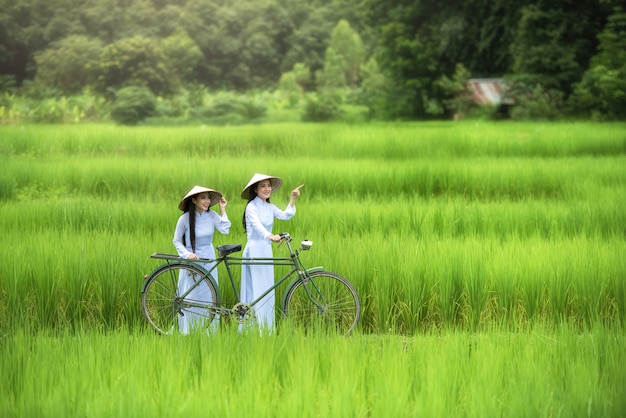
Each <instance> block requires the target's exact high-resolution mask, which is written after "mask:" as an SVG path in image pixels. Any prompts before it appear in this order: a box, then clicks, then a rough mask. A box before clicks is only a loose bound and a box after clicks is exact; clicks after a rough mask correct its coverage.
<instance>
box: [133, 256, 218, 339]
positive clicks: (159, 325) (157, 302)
mask: <svg viewBox="0 0 626 418" xmlns="http://www.w3.org/2000/svg"><path fill="white" fill-rule="evenodd" d="M189 279H191V280H189ZM148 280H149V281H148V283H147V284H146V288H145V289H144V292H143V294H142V311H143V314H144V316H145V317H146V319H147V320H148V323H149V324H150V325H151V326H152V327H153V328H154V329H155V330H156V331H157V332H159V333H161V334H168V333H171V332H173V331H178V330H179V326H182V327H183V328H182V329H180V331H181V332H185V333H187V332H189V329H190V328H192V327H194V326H197V325H198V324H202V325H203V326H204V325H208V324H210V323H211V321H212V320H213V318H214V316H215V315H214V312H213V311H212V310H211V309H208V307H209V306H214V305H215V304H216V303H217V291H216V289H215V287H214V286H213V283H212V281H211V280H210V279H209V278H208V277H205V273H204V272H203V271H202V270H200V269H199V268H198V267H195V266H190V265H186V264H173V265H168V266H165V267H164V268H162V269H161V270H159V271H157V272H156V273H155V274H153V275H152V276H151V277H150V278H149V279H148ZM181 285H183V286H184V288H183V289H182V291H184V292H183V294H185V295H186V296H185V298H181V296H182V295H181V294H179V293H180V291H181V289H180V286H181ZM198 292H200V294H201V295H202V297H197V296H196V297H194V296H193V295H194V294H196V293H198Z"/></svg>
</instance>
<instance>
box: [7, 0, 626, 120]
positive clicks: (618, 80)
mask: <svg viewBox="0 0 626 418" xmlns="http://www.w3.org/2000/svg"><path fill="white" fill-rule="evenodd" d="M625 9H626V5H625V4H624V1H616V0H550V1H547V0H525V1H511V0H446V1H439V0H409V1H406V0H361V1H354V0H237V1H227V0H169V1H168V0H0V89H1V90H2V92H3V97H2V99H0V123H3V122H4V123H11V122H12V121H16V120H28V119H29V120H34V121H39V120H43V121H46V117H45V115H44V117H37V116H36V115H40V116H41V114H42V112H43V113H44V114H46V112H48V113H49V110H48V111H39V113H38V112H36V111H33V108H35V107H37V106H40V105H41V103H45V102H46V101H48V103H50V102H49V101H50V100H52V101H53V102H54V103H55V105H56V106H57V107H58V105H59V103H60V102H59V100H65V101H68V100H69V101H72V100H73V101H74V102H73V103H74V105H73V109H74V110H73V112H74V114H75V116H76V115H77V112H78V116H76V117H75V118H74V119H76V120H83V119H89V118H92V119H101V118H103V116H102V114H99V113H98V112H102V111H101V110H98V111H94V110H93V109H94V108H98V107H102V108H106V109H108V110H107V112H110V113H111V115H112V117H113V119H117V120H119V121H122V122H129V123H134V122H136V121H137V120H140V119H143V118H144V117H147V116H151V115H155V114H160V115H162V116H163V115H170V116H181V114H183V113H184V114H186V115H187V116H189V115H190V112H191V113H193V112H194V111H195V113H194V114H195V116H196V117H200V118H201V117H203V116H205V117H209V116H211V115H215V114H219V113H220V112H222V114H225V113H229V112H230V113H233V112H235V113H237V112H238V113H239V114H241V115H244V116H243V118H244V119H245V118H248V119H253V118H254V117H256V116H258V115H262V114H264V112H265V111H266V107H267V106H268V102H269V101H270V100H269V99H268V97H272V99H271V101H273V102H276V101H277V100H279V101H281V103H283V104H282V106H284V107H298V106H300V107H301V108H302V109H304V110H303V115H304V116H306V118H308V119H309V120H328V119H333V118H334V117H335V116H337V115H339V114H341V112H342V109H345V108H346V106H357V107H358V108H360V109H365V112H364V115H365V116H366V118H369V119H394V120H397V119H425V118H449V117H451V116H452V115H459V114H460V115H470V114H472V112H474V114H476V112H479V111H478V110H477V109H475V106H474V104H473V103H472V101H471V91H469V90H468V86H467V83H466V81H467V80H468V79H470V78H500V79H503V80H505V81H506V83H505V85H506V86H507V87H508V90H507V93H506V94H507V95H509V96H510V97H511V98H512V99H513V100H514V103H515V105H514V106H513V108H514V112H513V116H514V117H516V118H519V119H533V118H560V117H581V118H595V119H600V120H615V119H623V118H624V117H626V13H625V12H624V10H625ZM209 92H222V100H217V101H215V100H214V101H213V102H212V104H211V105H212V106H213V107H212V109H210V110H208V109H207V107H210V106H209V105H208V104H207V101H206V95H207V94H209ZM224 92H229V95H225V93H224ZM251 92H254V94H255V96H254V99H252V98H251V97H252V93H251ZM259 92H266V93H267V94H268V95H266V96H259ZM270 92H272V94H271V95H270V94H269V93H270ZM242 97H246V99H244V98H242ZM259 97H261V99H259ZM277 97H278V98H279V99H277ZM77 98H78V99H77ZM183 102H184V104H183ZM35 103H37V104H38V105H35ZM94 103H96V104H94ZM116 103H117V105H116ZM138 103H139V104H140V105H138ZM107 106H108V107H107ZM116 106H117V107H116ZM77 108H78V110H76V109H77ZM202 108H204V109H203V110H202ZM20 109H21V110H20ZM24 109H29V110H28V111H27V110H24ZM89 109H91V110H89ZM90 112H91V113H90ZM133 112H134V113H133ZM482 112H490V115H491V116H495V115H497V114H499V113H498V112H497V109H490V110H488V111H485V110H482ZM26 114H29V115H30V116H29V117H25V115H26ZM129 114H130V115H131V116H129ZM85 115H87V116H85ZM116 115H117V116H116ZM509 116H510V115H509ZM125 118H126V119H125ZM303 118H304V117H303ZM48 119H50V120H48V121H58V120H56V119H55V118H54V116H52V117H48Z"/></svg>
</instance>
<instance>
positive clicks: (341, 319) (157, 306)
mask: <svg viewBox="0 0 626 418" xmlns="http://www.w3.org/2000/svg"><path fill="white" fill-rule="evenodd" d="M279 235H280V236H281V244H282V243H285V244H286V246H287V249H288V252H289V257H272V258H244V257H236V256H233V255H232V254H233V253H236V252H238V251H241V244H227V245H222V246H218V247H216V249H217V251H218V257H217V258H216V259H198V260H189V259H184V258H181V257H179V256H177V255H170V254H162V253H154V254H152V255H151V256H150V257H151V258H155V259H162V260H166V261H165V264H162V265H161V266H159V267H157V268H156V269H154V270H153V271H152V272H151V273H150V274H149V275H146V276H145V277H144V282H143V286H142V289H141V307H142V312H143V315H144V316H145V318H146V319H147V321H148V323H149V324H150V326H152V328H154V329H155V330H156V331H157V332H158V333H160V334H170V333H172V332H173V331H175V330H176V329H177V327H178V317H179V316H182V315H185V314H189V313H190V312H194V311H195V312H196V314H198V312H200V315H201V317H202V319H203V320H204V321H203V322H204V323H205V324H211V323H212V322H213V320H214V318H215V317H216V316H217V317H219V318H220V320H222V319H223V320H225V322H227V321H228V320H230V319H231V318H234V320H236V321H237V322H238V323H239V324H244V323H249V322H250V321H253V320H254V306H255V305H256V304H258V303H259V302H260V301H261V300H262V299H263V298H264V297H265V296H266V295H268V294H269V293H270V292H271V291H273V290H275V289H277V288H279V287H280V286H282V285H283V284H285V283H287V281H288V280H289V279H291V281H290V282H289V283H288V284H287V286H286V287H285V289H284V292H283V297H282V302H281V304H280V309H281V312H282V316H283V317H284V318H286V319H287V320H288V321H290V322H292V323H294V324H295V325H297V326H302V327H305V328H311V327H317V328H320V329H322V330H324V331H327V332H328V331H333V332H337V333H339V334H343V335H348V334H350V333H352V331H354V329H355V328H356V326H357V323H358V322H359V319H360V317H361V301H360V299H359V296H358V294H357V291H356V289H355V288H354V286H353V285H352V284H351V283H350V282H349V281H348V280H347V279H345V278H344V277H342V276H340V275H339V274H336V273H332V272H329V271H325V270H324V268H323V267H313V268H309V269H307V268H305V267H304V265H303V264H302V261H301V260H300V253H301V252H302V251H306V250H309V249H310V248H311V246H312V245H313V243H312V242H311V241H308V240H304V241H302V242H301V243H300V249H294V248H293V247H292V245H291V240H292V238H291V236H290V235H289V233H287V232H283V233H281V234H279ZM201 263H213V265H212V267H211V268H210V269H208V270H207V269H206V268H204V267H203V266H202V265H201ZM222 264H223V265H224V266H225V269H226V272H227V275H228V277H229V279H230V280H229V281H230V284H231V286H232V291H233V294H234V298H235V300H234V302H224V301H222V300H221V296H220V287H219V286H218V284H217V282H216V281H215V279H214V278H213V276H212V275H211V273H212V272H213V271H216V269H217V268H218V266H220V265H222ZM269 264H271V265H274V266H289V271H288V272H287V273H285V274H284V275H283V276H282V277H281V278H280V279H278V280H275V282H274V285H273V286H272V287H271V288H269V289H268V290H267V291H265V292H264V293H263V294H262V295H260V296H259V297H258V298H257V299H255V300H253V301H252V302H250V303H245V302H242V301H240V300H239V291H238V289H237V286H236V284H235V279H234V277H233V270H232V267H233V266H235V265H241V266H243V265H269ZM180 274H189V275H191V277H193V279H194V284H193V285H192V286H191V287H190V288H189V289H187V290H186V291H184V292H181V291H179V289H178V280H179V277H180ZM201 283H204V284H206V288H205V289H204V290H203V291H204V292H205V293H206V289H208V292H209V295H208V297H206V298H203V300H198V299H194V298H192V297H190V295H191V293H192V292H193V290H194V289H195V288H197V287H198V286H200V284H201Z"/></svg>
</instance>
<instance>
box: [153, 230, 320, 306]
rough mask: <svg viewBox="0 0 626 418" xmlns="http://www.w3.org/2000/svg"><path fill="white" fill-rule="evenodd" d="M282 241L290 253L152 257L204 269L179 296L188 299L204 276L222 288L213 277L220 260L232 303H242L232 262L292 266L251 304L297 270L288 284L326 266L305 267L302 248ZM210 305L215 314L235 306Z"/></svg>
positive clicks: (191, 303) (171, 263)
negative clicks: (301, 258) (284, 255)
mask: <svg viewBox="0 0 626 418" xmlns="http://www.w3.org/2000/svg"><path fill="white" fill-rule="evenodd" d="M283 242H285V243H286V245H287V248H288V250H289V254H290V256H289V257H272V258H248V257H232V256H229V253H228V252H226V253H224V254H223V255H221V256H220V257H218V258H216V259H206V258H201V259H197V260H189V259H185V258H181V257H179V256H177V255H170V254H160V253H154V254H152V256H151V258H158V259H165V260H166V264H167V265H176V264H178V265H180V264H186V265H190V266H194V267H196V268H197V269H199V270H200V271H202V272H203V276H202V277H201V279H200V280H198V281H196V283H195V284H194V285H193V286H191V287H190V288H189V289H187V291H186V292H185V293H184V294H182V295H180V296H179V297H180V299H181V300H183V299H185V297H186V296H187V295H188V294H189V293H190V292H191V291H192V290H193V289H195V288H196V287H197V286H199V285H200V283H202V281H203V280H204V279H205V278H207V277H208V279H209V280H211V282H212V283H213V284H214V285H216V286H215V288H216V289H217V290H218V291H219V287H220V286H219V285H218V284H217V283H216V281H215V279H214V278H213V276H212V275H211V273H212V272H213V271H214V270H216V269H217V268H218V267H219V265H220V264H224V266H225V268H226V271H227V273H228V277H229V280H230V284H231V286H232V289H233V293H234V296H235V302H234V303H233V306H234V305H236V304H238V303H241V300H240V298H239V289H238V288H237V285H236V283H235V279H234V276H233V272H232V270H231V267H232V266H237V265H239V266H244V265H272V266H291V269H290V270H289V271H288V272H287V273H285V274H284V275H283V276H282V277H281V278H280V279H278V280H275V282H274V285H272V286H271V287H270V288H268V289H267V290H266V291H265V292H263V294H261V295H260V296H259V297H257V298H256V299H255V300H253V301H251V302H250V303H248V304H249V305H250V306H251V307H254V306H255V305H256V304H257V303H259V302H260V301H261V300H262V299H263V298H264V297H266V296H267V295H268V294H270V293H271V292H272V291H274V290H275V289H276V288H278V287H280V286H281V285H282V284H283V283H285V281H287V280H288V279H290V278H291V277H293V275H294V274H295V273H297V276H296V278H295V279H294V280H293V281H292V282H291V284H290V285H289V286H292V285H293V284H295V282H296V281H298V280H304V281H305V282H306V281H307V279H308V278H309V275H310V274H311V273H314V272H317V271H322V270H323V267H322V266H317V267H312V268H309V269H306V268H305V267H304V265H303V264H302V262H301V261H300V250H293V248H292V247H291V244H290V242H289V240H285V241H283ZM219 248H220V247H218V249H219ZM208 263H211V264H213V266H212V267H211V268H210V269H208V270H207V269H206V268H204V266H202V264H208ZM161 268H163V266H159V267H158V268H157V269H155V270H154V271H153V272H152V273H151V274H150V275H148V276H146V277H150V276H152V275H153V274H154V273H156V272H157V271H158V270H160V269H161ZM146 283H147V281H144V284H143V286H142V289H141V291H142V293H143V291H144V289H145V286H146ZM305 289H306V291H307V293H309V290H308V289H307V287H305ZM317 293H319V292H317ZM309 296H310V294H309ZM311 300H312V301H313V302H314V303H315V304H316V305H318V306H319V303H318V302H316V301H315V300H314V298H311ZM186 305H187V306H188V307H201V308H207V306H206V305H203V304H195V303H193V302H186ZM208 309H209V311H210V312H212V313H213V314H221V315H229V314H231V313H232V310H231V309H229V308H220V307H216V306H209V307H208Z"/></svg>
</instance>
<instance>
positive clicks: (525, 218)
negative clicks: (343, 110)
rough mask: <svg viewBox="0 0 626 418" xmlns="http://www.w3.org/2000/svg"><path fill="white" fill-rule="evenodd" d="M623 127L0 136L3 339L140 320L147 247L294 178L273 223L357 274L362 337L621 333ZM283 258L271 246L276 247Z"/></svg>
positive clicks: (13, 129)
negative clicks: (195, 208) (292, 199)
mask: <svg viewBox="0 0 626 418" xmlns="http://www.w3.org/2000/svg"><path fill="white" fill-rule="evenodd" d="M624 127H625V126H624V125H623V124H590V123H572V124H566V123H559V124H499V125H496V124H480V123H479V124H477V123H461V124H453V123H427V124H373V125H368V126H349V125H306V124H298V125H288V124H285V125H275V126H260V127H259V126H257V127H237V128H229V127H225V128H215V127H193V128H147V127H146V128H134V129H133V128H128V127H117V126H108V125H93V126H89V125H87V126H72V127H59V126H48V127H44V126H6V127H0V129H1V134H2V141H1V143H0V160H1V161H2V165H3V167H4V169H3V170H2V172H0V209H1V211H2V216H1V217H0V225H1V228H2V231H3V248H6V252H5V253H6V258H7V262H6V263H3V264H1V265H0V329H1V330H5V331H6V330H12V329H19V328H23V327H26V328H31V329H33V330H39V329H47V328H58V329H63V328H65V327H71V328H81V327H84V326H90V327H91V326H93V327H96V328H104V329H110V328H117V327H120V326H122V327H128V328H133V327H136V326H144V325H145V324H144V322H143V320H142V318H141V314H140V307H139V289H140V286H141V281H142V277H143V275H145V274H147V273H149V272H150V271H151V270H152V269H153V268H154V267H156V264H155V262H154V261H153V260H151V259H149V255H150V254H151V253H152V252H157V251H159V252H173V251H174V250H173V246H172V244H171V239H172V235H173V227H174V224H175V222H176V219H177V217H178V215H179V213H178V211H177V209H176V204H177V202H178V200H179V199H180V197H181V196H182V195H183V194H184V193H185V192H186V191H187V190H188V189H189V188H191V186H193V185H194V184H203V185H207V186H211V187H215V188H218V189H219V190H221V191H222V192H223V193H224V195H225V196H226V198H227V199H228V201H229V205H228V206H227V210H228V213H229V215H230V218H231V221H232V222H233V227H232V229H231V234H230V235H229V236H226V237H224V236H221V235H219V234H218V235H217V236H216V238H215V244H216V245H219V244H224V243H242V244H243V243H245V235H244V234H243V230H242V228H241V225H240V220H241V214H242V212H243V209H244V205H245V202H244V201H243V200H242V199H240V198H239V197H238V196H239V193H240V191H241V189H242V188H243V186H244V185H245V184H246V182H247V181H248V179H249V178H250V176H251V175H252V173H254V172H264V173H269V174H274V175H279V176H281V177H283V179H284V182H285V185H284V186H283V189H281V190H280V191H279V192H277V193H276V195H274V196H273V197H272V200H273V202H275V203H277V204H279V205H285V204H286V202H287V196H288V193H289V190H290V188H291V187H295V186H296V185H298V184H301V183H304V184H305V187H304V189H303V190H302V193H303V196H302V198H301V199H300V200H299V201H298V205H297V206H298V213H297V215H296V217H295V218H294V219H292V220H291V221H289V222H277V224H276V226H275V229H276V230H277V231H278V230H287V231H290V232H291V233H292V235H293V236H294V237H296V239H305V238H306V239H311V240H313V241H314V242H315V246H314V247H313V250H312V251H311V252H309V253H306V254H304V259H305V261H306V262H307V263H309V264H310V265H324V266H325V267H326V268H328V269H330V270H333V271H337V272H339V273H340V274H343V275H345V276H346V277H348V278H349V279H350V280H351V281H352V282H353V283H354V284H355V285H356V286H357V288H358V290H359V293H360V294H361V296H362V298H363V301H364V306H365V312H364V317H363V322H362V329H363V330H365V331H367V332H389V331H392V332H401V333H415V332H421V331H424V330H428V329H431V328H434V329H439V328H442V327H444V328H445V327H455V328H460V329H469V330H479V329H490V328H491V327H493V326H494V325H497V326H501V327H504V328H505V329H511V330H519V329H525V328H527V327H528V326H529V325H531V324H533V323H536V322H540V323H542V324H545V326H556V325H558V324H559V323H561V322H562V321H566V322H568V323H570V324H572V325H575V326H577V327H580V328H585V327H587V326H589V325H590V324H593V323H597V322H600V323H603V324H605V325H611V324H613V325H617V326H620V327H623V325H624V320H625V317H624V312H625V308H626V306H625V303H626V302H625V301H626V283H625V282H624V281H623V280H621V278H623V277H626V264H625V262H624V261H623V259H624V253H625V250H626V248H625V246H626V244H625V232H626V230H625V227H624V225H626V212H625V211H624V210H623V208H624V207H625V204H626V187H625V186H626V170H625V169H624V167H625V164H624V163H625V162H626V161H625V153H626V137H625V136H624V134H623V132H624V129H623V128H624ZM276 251H277V253H279V252H280V250H279V249H277V250H276Z"/></svg>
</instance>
